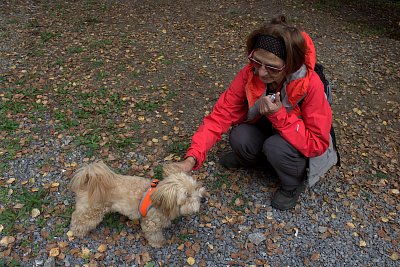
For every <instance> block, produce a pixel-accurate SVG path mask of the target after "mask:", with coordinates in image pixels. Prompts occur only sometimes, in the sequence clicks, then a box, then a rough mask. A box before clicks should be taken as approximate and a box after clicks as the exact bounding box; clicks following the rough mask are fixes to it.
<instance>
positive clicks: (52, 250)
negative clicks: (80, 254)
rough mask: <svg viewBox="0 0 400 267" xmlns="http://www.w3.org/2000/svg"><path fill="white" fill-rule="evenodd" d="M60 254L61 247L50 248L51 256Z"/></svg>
mask: <svg viewBox="0 0 400 267" xmlns="http://www.w3.org/2000/svg"><path fill="white" fill-rule="evenodd" d="M59 254H60V249H59V248H52V249H50V253H49V256H50V257H57V256H58V255H59Z"/></svg>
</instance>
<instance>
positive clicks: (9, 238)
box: [0, 236, 15, 247]
mask: <svg viewBox="0 0 400 267" xmlns="http://www.w3.org/2000/svg"><path fill="white" fill-rule="evenodd" d="M14 241H15V237H13V236H5V237H3V238H2V239H1V240H0V245H2V246H4V247H6V246H8V244H11V243H14Z"/></svg>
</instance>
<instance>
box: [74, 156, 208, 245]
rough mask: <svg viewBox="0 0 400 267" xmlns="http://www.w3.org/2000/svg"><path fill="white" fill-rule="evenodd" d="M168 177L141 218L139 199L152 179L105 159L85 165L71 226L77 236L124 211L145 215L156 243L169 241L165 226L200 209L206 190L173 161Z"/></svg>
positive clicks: (148, 232)
mask: <svg viewBox="0 0 400 267" xmlns="http://www.w3.org/2000/svg"><path fill="white" fill-rule="evenodd" d="M164 173H165V174H166V176H165V177H166V178H165V179H164V180H162V181H161V182H160V183H159V184H158V186H157V187H156V190H155V191H154V193H153V194H152V195H151V200H152V208H150V210H149V211H148V213H147V216H146V217H144V218H141V215H140V213H139V209H138V206H139V203H140V201H141V199H142V196H143V194H144V192H145V191H147V189H149V188H150V185H151V181H150V180H148V179H145V178H142V177H138V176H127V175H119V174H116V173H115V172H113V171H112V170H111V169H110V168H108V167H107V166H106V165H105V164H104V163H103V162H101V161H100V162H95V163H92V164H89V165H85V166H83V167H81V168H80V169H79V170H78V171H77V172H76V173H75V175H74V177H73V179H72V181H71V185H70V186H71V189H72V191H73V192H74V193H75V194H76V207H75V211H74V212H73V213H72V219H71V230H72V231H73V233H74V235H75V236H77V237H83V236H85V235H86V234H87V233H88V232H89V231H90V230H92V229H94V228H95V227H96V226H97V225H98V224H99V223H100V222H101V221H102V220H103V217H104V215H106V214H107V213H109V212H118V213H121V214H123V215H125V216H127V217H128V218H130V219H131V220H135V219H141V228H142V230H143V232H144V235H145V237H146V239H147V241H148V242H149V244H150V245H151V246H153V247H161V246H163V245H164V244H165V238H164V235H163V233H162V230H163V228H166V227H168V226H170V224H171V221H172V220H173V219H175V218H176V217H178V216H181V215H189V214H193V213H196V212H198V211H199V209H200V203H201V199H202V197H203V196H204V194H205V189H204V187H201V185H200V183H198V182H196V180H195V179H194V178H193V177H191V176H189V175H187V174H185V173H184V172H182V171H181V170H180V169H179V168H178V167H175V166H174V165H173V164H171V165H167V166H165V167H164Z"/></svg>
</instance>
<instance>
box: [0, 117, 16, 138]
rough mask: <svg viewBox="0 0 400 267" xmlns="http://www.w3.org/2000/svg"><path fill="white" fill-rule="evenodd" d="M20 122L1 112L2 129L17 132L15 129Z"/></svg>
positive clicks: (0, 122)
mask: <svg viewBox="0 0 400 267" xmlns="http://www.w3.org/2000/svg"><path fill="white" fill-rule="evenodd" d="M18 126H19V124H18V122H16V121H14V120H12V119H9V118H7V117H6V116H5V114H4V113H3V112H0V130H1V131H7V132H10V133H11V132H15V130H16V129H17V128H18Z"/></svg>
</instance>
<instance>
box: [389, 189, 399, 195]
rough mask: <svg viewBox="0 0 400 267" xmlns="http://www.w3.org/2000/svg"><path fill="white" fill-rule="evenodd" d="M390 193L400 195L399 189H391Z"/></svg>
mask: <svg viewBox="0 0 400 267" xmlns="http://www.w3.org/2000/svg"><path fill="white" fill-rule="evenodd" d="M390 193H392V194H393V195H398V194H399V193H400V192H399V190H398V189H390Z"/></svg>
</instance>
